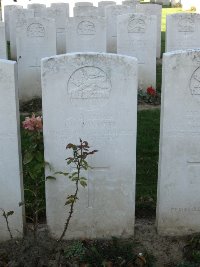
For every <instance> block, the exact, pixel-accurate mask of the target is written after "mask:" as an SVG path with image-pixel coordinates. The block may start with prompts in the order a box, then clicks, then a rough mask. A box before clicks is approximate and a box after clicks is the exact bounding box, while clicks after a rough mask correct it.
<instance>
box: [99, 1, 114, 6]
mask: <svg viewBox="0 0 200 267" xmlns="http://www.w3.org/2000/svg"><path fill="white" fill-rule="evenodd" d="M108 5H116V2H115V1H100V2H98V7H103V6H108Z"/></svg>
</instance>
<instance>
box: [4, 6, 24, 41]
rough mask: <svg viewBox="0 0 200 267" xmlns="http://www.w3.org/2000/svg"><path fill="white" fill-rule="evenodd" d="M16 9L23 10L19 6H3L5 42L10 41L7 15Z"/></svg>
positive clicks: (8, 17)
mask: <svg viewBox="0 0 200 267" xmlns="http://www.w3.org/2000/svg"><path fill="white" fill-rule="evenodd" d="M17 8H23V7H22V6H19V5H5V6H4V22H5V30H6V41H10V16H9V13H10V12H11V11H12V10H14V9H17Z"/></svg>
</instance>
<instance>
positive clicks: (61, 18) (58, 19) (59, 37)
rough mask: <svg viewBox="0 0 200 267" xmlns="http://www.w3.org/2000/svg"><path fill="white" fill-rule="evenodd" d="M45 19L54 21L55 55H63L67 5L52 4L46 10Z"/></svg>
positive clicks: (64, 50)
mask: <svg viewBox="0 0 200 267" xmlns="http://www.w3.org/2000/svg"><path fill="white" fill-rule="evenodd" d="M47 17H48V18H51V19H55V23H56V45H57V54H64V53H66V24H67V19H68V18H69V4H67V3H57V4H52V5H51V7H49V8H47Z"/></svg>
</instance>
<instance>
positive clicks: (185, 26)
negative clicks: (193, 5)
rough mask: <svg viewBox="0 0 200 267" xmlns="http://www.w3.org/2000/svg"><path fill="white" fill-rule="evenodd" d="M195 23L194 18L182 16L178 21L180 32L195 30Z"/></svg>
mask: <svg viewBox="0 0 200 267" xmlns="http://www.w3.org/2000/svg"><path fill="white" fill-rule="evenodd" d="M194 30H195V24H194V19H193V18H191V17H190V18H184V17H181V18H180V20H179V22H178V31H179V32H194Z"/></svg>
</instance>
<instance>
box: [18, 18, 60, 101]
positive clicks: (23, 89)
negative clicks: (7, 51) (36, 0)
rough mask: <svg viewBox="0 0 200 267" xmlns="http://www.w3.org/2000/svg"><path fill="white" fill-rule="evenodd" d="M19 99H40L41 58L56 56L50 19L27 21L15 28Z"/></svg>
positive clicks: (54, 39)
mask: <svg viewBox="0 0 200 267" xmlns="http://www.w3.org/2000/svg"><path fill="white" fill-rule="evenodd" d="M16 36H17V57H18V79H19V97H20V100H22V101H26V100H30V99H32V98H35V97H41V77H40V76H41V75H40V73H41V71H40V66H41V58H43V57H47V56H51V55H56V27H55V21H54V20H51V19H42V18H33V19H28V20H26V22H24V24H23V25H20V27H18V28H17V33H16Z"/></svg>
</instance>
